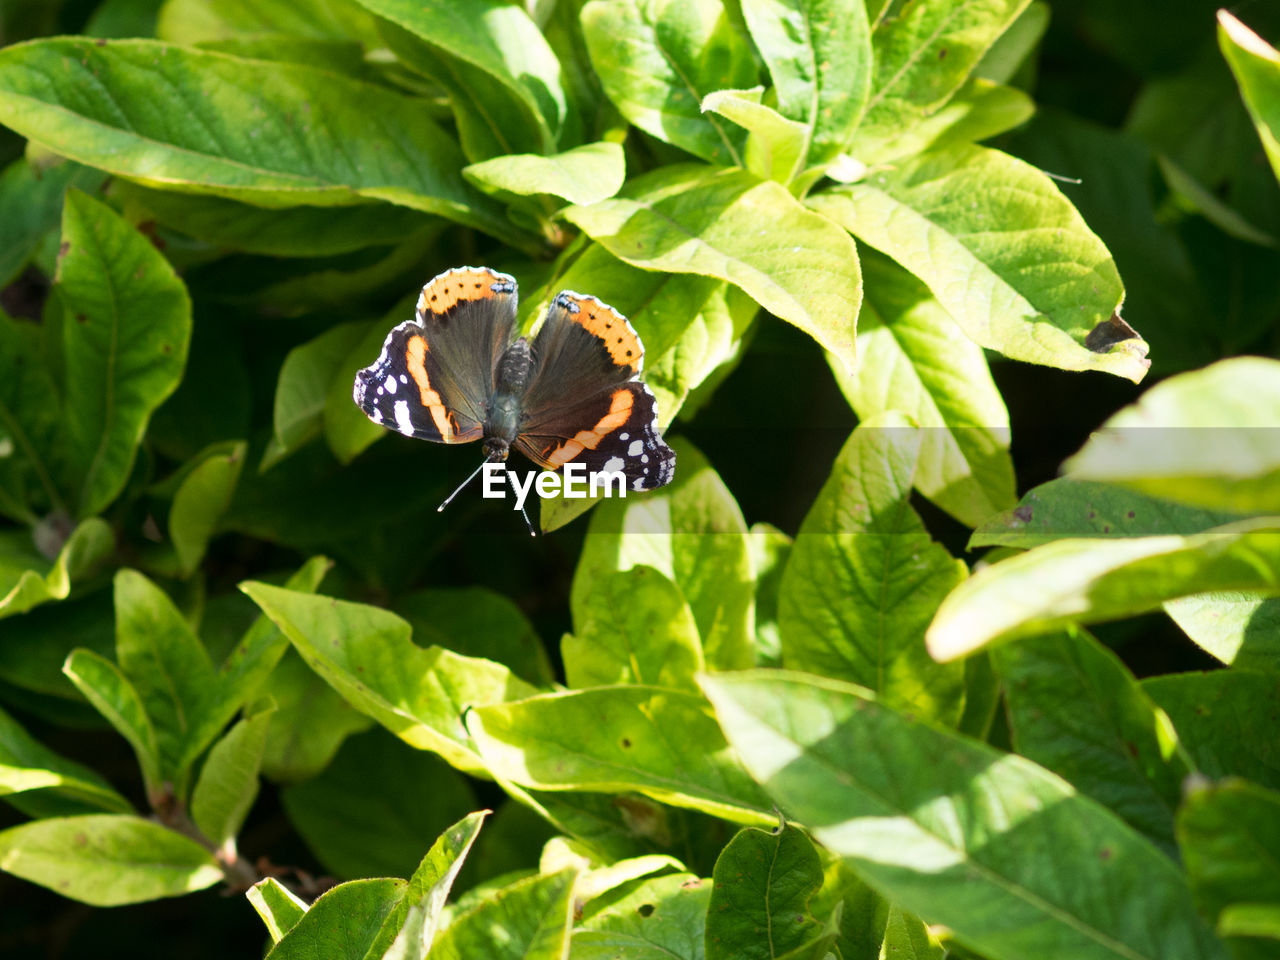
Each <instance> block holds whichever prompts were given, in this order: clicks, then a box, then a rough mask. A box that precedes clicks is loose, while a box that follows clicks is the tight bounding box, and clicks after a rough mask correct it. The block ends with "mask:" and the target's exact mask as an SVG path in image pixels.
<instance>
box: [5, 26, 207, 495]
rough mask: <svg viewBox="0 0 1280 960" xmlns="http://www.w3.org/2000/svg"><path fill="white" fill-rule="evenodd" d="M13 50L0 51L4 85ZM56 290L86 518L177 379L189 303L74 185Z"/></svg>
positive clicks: (129, 231) (118, 477) (170, 275)
mask: <svg viewBox="0 0 1280 960" xmlns="http://www.w3.org/2000/svg"><path fill="white" fill-rule="evenodd" d="M14 49H17V48H14V47H9V48H7V49H6V50H4V51H0V87H2V86H3V77H4V76H5V75H6V74H5V67H4V65H3V60H4V56H5V54H8V53H10V52H11V51H13V50H14ZM27 49H31V48H29V47H28V48H27ZM9 75H10V76H12V74H9ZM6 102H8V103H12V102H14V101H13V100H10V99H6V98H4V97H0V115H3V114H4V113H5V109H4V106H3V104H4V103H6ZM55 289H56V290H57V293H58V299H59V300H60V301H61V304H62V307H63V311H64V317H63V319H62V323H61V337H60V339H61V349H62V362H63V365H64V368H65V384H66V388H65V395H64V404H65V405H64V415H65V419H66V433H67V437H68V440H69V447H70V449H69V460H70V462H69V464H68V474H69V475H68V477H67V481H68V486H69V487H71V488H72V489H74V491H75V497H74V499H75V502H76V506H77V514H78V516H80V517H88V516H92V515H93V514H95V513H97V512H99V511H100V510H102V508H103V507H105V506H106V505H107V504H109V503H110V502H111V501H112V500H114V499H115V498H116V496H118V495H119V493H120V491H121V489H122V488H123V487H124V484H125V480H126V479H128V476H129V471H130V469H132V467H133V459H134V455H135V453H136V451H137V448H138V443H139V442H140V441H141V440H142V434H143V432H144V431H145V430H146V428H147V421H148V420H149V419H150V417H151V414H152V413H153V412H154V411H155V409H156V407H158V406H160V404H161V402H162V401H163V400H164V399H165V398H166V397H168V396H169V394H171V393H173V391H174V389H175V388H176V387H177V386H178V381H179V380H180V379H181V378H182V371H183V368H184V367H185V366H186V362H187V345H188V343H189V342H190V340H191V300H190V298H189V297H188V296H187V291H186V287H184V286H183V283H182V281H181V280H180V279H179V278H178V276H177V274H175V273H174V271H173V268H172V267H171V266H170V265H169V262H168V261H167V260H165V258H164V257H163V256H162V255H161V254H160V252H159V251H158V250H156V248H155V247H153V246H152V245H151V243H150V242H149V241H148V240H147V238H146V237H144V236H143V235H142V234H140V233H138V231H136V230H134V229H133V227H131V226H129V224H128V223H126V222H125V221H124V220H123V219H121V218H120V216H119V215H118V214H116V213H115V212H114V211H113V210H112V209H111V208H110V207H108V206H106V205H105V204H103V203H100V202H99V201H97V200H93V199H91V198H90V197H89V196H88V195H86V194H83V193H81V192H80V191H78V190H72V191H69V192H68V193H67V200H66V204H65V206H64V207H63V211H62V248H61V251H60V253H59V258H58V274H57V277H56V278H55Z"/></svg>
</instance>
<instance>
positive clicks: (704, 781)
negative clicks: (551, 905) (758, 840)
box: [467, 686, 773, 823]
mask: <svg viewBox="0 0 1280 960" xmlns="http://www.w3.org/2000/svg"><path fill="white" fill-rule="evenodd" d="M467 729H468V730H469V731H470V733H471V736H472V739H473V740H474V741H475V744H476V749H477V750H478V751H479V752H480V755H481V757H482V758H483V760H484V764H485V766H486V767H487V768H488V769H489V770H490V771H491V772H492V773H493V775H494V776H495V777H500V778H501V779H503V780H509V781H511V782H512V783H515V784H518V785H519V786H522V787H529V788H531V789H535V790H589V791H594V792H603V793H618V792H624V791H628V790H634V791H636V792H637V793H642V794H644V795H645V796H648V797H652V798H653V799H655V800H658V801H661V802H662V803H669V804H672V805H673V806H678V807H688V808H691V809H694V810H701V811H703V812H705V813H710V814H713V815H714V816H718V817H722V818H724V819H727V820H733V821H736V822H746V823H768V822H770V821H771V820H772V819H773V817H772V815H771V814H768V813H765V812H763V811H764V810H765V809H766V808H767V807H768V801H767V800H765V799H764V797H763V796H762V795H761V793H760V791H759V789H758V788H757V787H756V786H755V784H754V783H752V782H751V781H750V780H749V779H748V778H747V776H746V774H745V773H743V771H742V768H741V767H740V766H739V765H738V762H737V760H735V759H734V758H733V756H732V755H731V754H730V753H729V752H728V750H727V748H726V745H725V742H724V740H723V739H722V737H721V735H720V732H719V730H718V729H717V728H716V725H715V721H714V719H713V718H712V715H711V712H710V710H709V709H708V706H707V703H706V701H705V700H703V699H702V698H701V697H699V696H696V695H693V694H688V693H682V692H680V691H677V690H665V689H662V688H658V687H640V686H620V687H593V688H591V689H589V690H576V691H570V692H566V693H550V694H543V695H541V696H537V697H530V698H529V699H527V700H519V701H516V702H514V703H502V704H496V705H494V706H488V707H481V708H478V709H475V710H472V711H471V712H469V713H468V714H467ZM673 731H678V734H673Z"/></svg>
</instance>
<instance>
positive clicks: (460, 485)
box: [436, 459, 489, 513]
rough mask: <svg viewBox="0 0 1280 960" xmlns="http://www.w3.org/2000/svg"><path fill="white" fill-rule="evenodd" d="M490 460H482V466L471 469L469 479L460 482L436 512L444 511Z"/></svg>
mask: <svg viewBox="0 0 1280 960" xmlns="http://www.w3.org/2000/svg"><path fill="white" fill-rule="evenodd" d="M488 462H489V461H488V459H485V460H482V461H480V466H478V467H476V468H475V469H474V470H472V471H471V476H469V477H467V479H465V480H463V481H462V482H461V483H460V484H458V489H456V490H454V491H453V493H451V494H449V495H448V496H447V497H445V498H444V503H442V504H440V506H438V507H436V513H442V512H444V508H445V507H447V506H448V505H449V504H450V503H451V502H452V501H453V498H454V497H456V496H457V495H458V494H460V493H461V492H462V490H463V488H464V487H466V485H467V484H468V483H470V482H471V481H472V480H474V479H475V478H476V474H478V473H479V472H480V471H481V470H483V469H484V465H485V464H486V463H488Z"/></svg>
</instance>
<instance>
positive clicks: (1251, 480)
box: [1063, 357, 1280, 513]
mask: <svg viewBox="0 0 1280 960" xmlns="http://www.w3.org/2000/svg"><path fill="white" fill-rule="evenodd" d="M1277 417H1280V361H1278V360H1271V359H1268V358H1265V357H1233V358H1232V359H1230V360H1222V361H1220V362H1218V363H1215V364H1212V365H1210V366H1208V367H1205V368H1203V369H1201V370H1195V371H1192V372H1190V373H1183V374H1179V375H1178V376H1176V377H1170V378H1169V379H1168V380H1165V381H1162V382H1161V383H1159V384H1157V385H1156V386H1154V387H1152V388H1151V389H1150V390H1148V391H1146V392H1145V393H1144V394H1143V395H1142V397H1141V398H1140V399H1139V400H1138V402H1137V403H1135V404H1132V405H1130V406H1128V407H1125V408H1123V409H1122V410H1120V411H1119V412H1118V413H1116V414H1115V415H1114V416H1112V417H1111V418H1110V419H1108V420H1107V422H1106V423H1104V424H1103V425H1102V428H1101V429H1100V430H1098V431H1097V432H1096V433H1094V434H1092V435H1091V436H1090V438H1089V441H1088V442H1087V443H1086V444H1085V445H1084V447H1083V448H1081V450H1080V452H1079V453H1077V454H1076V455H1075V456H1074V457H1072V458H1071V459H1069V460H1068V461H1067V462H1066V463H1065V464H1063V469H1064V471H1066V472H1068V473H1070V475H1071V476H1073V477H1078V478H1081V479H1086V480H1107V481H1110V482H1113V483H1122V484H1124V485H1125V486H1128V487H1132V488H1134V489H1136V490H1139V491H1141V492H1143V493H1147V494H1150V495H1151V496H1153V497H1164V498H1166V499H1169V500H1178V501H1181V502H1183V503H1187V504H1192V505H1195V506H1199V507H1205V508H1208V509H1212V510H1232V511H1236V512H1241V513H1252V512H1260V511H1270V510H1275V511H1278V512H1280V440H1278V439H1277V436H1276V430H1275V424H1276V423H1277Z"/></svg>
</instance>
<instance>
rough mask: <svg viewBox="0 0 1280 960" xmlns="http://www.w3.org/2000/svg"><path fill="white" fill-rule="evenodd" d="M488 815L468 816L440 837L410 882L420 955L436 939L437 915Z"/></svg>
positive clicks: (475, 814)
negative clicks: (419, 913)
mask: <svg viewBox="0 0 1280 960" xmlns="http://www.w3.org/2000/svg"><path fill="white" fill-rule="evenodd" d="M487 814H488V811H486V810H481V811H479V812H478V813H471V814H468V815H467V816H465V817H463V818H462V819H461V820H459V821H458V822H457V823H455V824H454V825H453V826H451V827H449V829H448V830H445V831H444V832H443V833H441V834H440V836H439V837H438V838H437V839H436V842H435V843H433V844H432V845H431V849H430V850H428V851H427V855H426V856H425V857H423V858H422V862H421V863H420V864H418V869H417V870H415V871H414V872H413V876H411V877H410V878H409V893H408V899H409V901H410V903H411V904H412V905H413V906H414V907H420V908H421V909H422V912H423V917H422V924H421V927H420V932H418V933H417V936H418V942H419V944H420V945H421V948H422V952H423V954H425V953H426V951H427V950H428V949H429V948H430V946H431V941H432V940H433V939H435V933H436V928H437V926H438V925H439V923H440V914H441V913H442V911H443V910H444V905H445V901H446V900H447V899H448V898H449V891H450V889H451V888H452V887H453V881H454V880H456V879H457V878H458V871H459V870H461V869H462V865H463V862H464V861H465V860H466V858H467V854H468V853H470V852H471V847H472V845H473V844H474V843H475V842H476V837H477V836H478V835H479V833H480V825H481V824H482V823H483V822H484V818H485V816H486V815H487ZM406 928H407V924H406ZM415 932H416V931H415Z"/></svg>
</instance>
